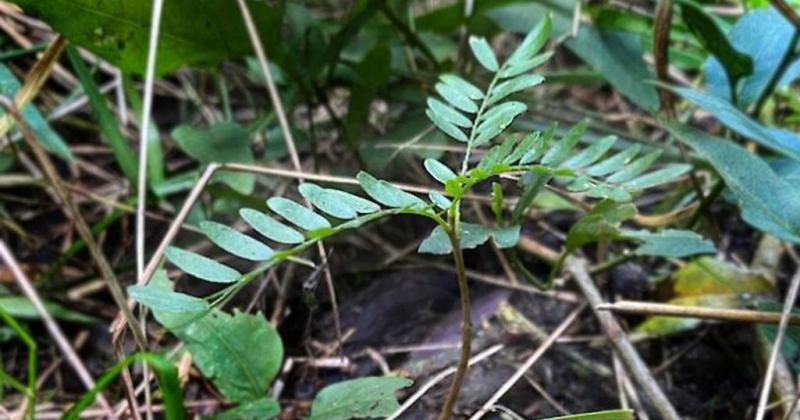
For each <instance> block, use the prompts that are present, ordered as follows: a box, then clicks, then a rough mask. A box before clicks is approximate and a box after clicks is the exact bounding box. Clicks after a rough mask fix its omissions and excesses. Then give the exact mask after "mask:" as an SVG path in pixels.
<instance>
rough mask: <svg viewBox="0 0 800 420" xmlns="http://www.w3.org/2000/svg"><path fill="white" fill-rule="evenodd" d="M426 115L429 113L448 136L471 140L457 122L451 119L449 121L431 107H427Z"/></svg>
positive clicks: (429, 116)
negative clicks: (457, 125) (452, 121)
mask: <svg viewBox="0 0 800 420" xmlns="http://www.w3.org/2000/svg"><path fill="white" fill-rule="evenodd" d="M425 115H427V116H428V118H430V120H431V121H432V122H433V123H434V124H435V125H436V127H439V129H440V130H442V131H443V132H444V133H445V134H447V135H448V136H450V137H452V138H454V139H456V140H458V141H460V142H463V143H466V142H468V141H469V139H468V138H467V135H466V134H464V132H463V131H461V129H460V128H458V127H456V126H455V124H453V123H451V122H450V121H447V120H446V119H444V118H442V116H441V115H440V114H437V113H435V112H433V111H432V110H430V109H426V110H425Z"/></svg>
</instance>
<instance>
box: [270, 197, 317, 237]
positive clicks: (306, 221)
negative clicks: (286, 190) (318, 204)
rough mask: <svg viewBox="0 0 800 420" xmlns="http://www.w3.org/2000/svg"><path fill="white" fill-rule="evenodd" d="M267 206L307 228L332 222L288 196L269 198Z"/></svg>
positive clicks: (313, 228)
mask: <svg viewBox="0 0 800 420" xmlns="http://www.w3.org/2000/svg"><path fill="white" fill-rule="evenodd" d="M267 207H269V208H270V210H272V211H274V212H275V213H278V214H279V215H280V216H281V217H283V218H284V219H286V220H288V221H289V222H291V223H292V224H294V225H296V226H299V227H301V228H303V229H305V230H315V229H323V228H329V227H331V223H330V222H328V220H327V219H325V218H324V217H322V216H320V215H318V214H317V213H314V212H313V211H312V210H310V209H308V208H306V207H304V206H302V205H300V204H298V203H296V202H294V201H292V200H289V199H288V198H283V197H272V198H270V199H269V200H267Z"/></svg>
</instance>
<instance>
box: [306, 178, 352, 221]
mask: <svg viewBox="0 0 800 420" xmlns="http://www.w3.org/2000/svg"><path fill="white" fill-rule="evenodd" d="M299 190H300V195H302V196H303V197H304V198H305V199H306V200H308V201H309V202H311V204H313V205H314V207H316V208H318V209H320V210H321V211H323V212H325V213H327V214H330V215H331V216H333V217H338V218H340V219H353V218H355V217H357V216H358V213H357V212H356V211H355V209H353V208H352V207H351V206H350V205H348V204H347V203H346V202H345V201H344V200H342V198H341V197H339V196H335V195H333V194H330V193H329V192H328V191H327V190H326V189H325V188H322V187H320V186H319V185H316V184H311V183H309V182H304V183H302V184H301V185H300V188H299Z"/></svg>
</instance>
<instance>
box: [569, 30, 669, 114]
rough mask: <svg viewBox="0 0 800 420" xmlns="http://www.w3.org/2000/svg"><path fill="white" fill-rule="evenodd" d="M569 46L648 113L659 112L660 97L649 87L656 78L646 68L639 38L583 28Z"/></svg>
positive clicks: (627, 34) (630, 34)
mask: <svg viewBox="0 0 800 420" xmlns="http://www.w3.org/2000/svg"><path fill="white" fill-rule="evenodd" d="M566 45H567V47H568V48H569V49H570V50H572V52H574V53H575V54H577V55H578V56H579V57H580V58H581V59H582V60H583V61H585V62H586V63H587V64H589V65H590V66H592V68H594V69H595V70H597V71H599V72H600V73H602V74H603V76H604V77H605V78H606V80H608V82H609V83H611V85H612V86H614V87H615V88H616V89H617V90H619V91H620V92H621V93H622V94H623V95H625V96H627V97H628V98H630V99H631V100H632V101H633V102H634V103H636V104H637V105H639V106H640V107H642V108H644V109H646V110H651V111H652V110H657V109H658V108H659V100H658V93H657V92H656V89H655V87H654V86H653V85H652V84H650V83H648V81H650V80H655V76H654V75H653V74H652V73H651V72H650V70H649V69H648V68H647V64H646V63H645V61H644V58H643V57H644V51H642V46H641V43H640V41H639V37H638V36H637V35H635V34H632V33H628V32H607V31H598V30H596V29H594V28H593V27H591V26H587V25H581V27H580V30H579V31H578V36H577V37H575V38H572V39H570V40H569V41H567V42H566Z"/></svg>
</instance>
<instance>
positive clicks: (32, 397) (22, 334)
mask: <svg viewBox="0 0 800 420" xmlns="http://www.w3.org/2000/svg"><path fill="white" fill-rule="evenodd" d="M0 318H2V319H3V321H5V323H6V324H8V326H9V327H11V329H12V330H14V332H16V333H17V335H19V338H20V340H22V342H23V343H25V346H27V347H28V386H27V388H26V387H25V385H23V384H22V383H21V382H19V381H17V380H16V379H14V378H12V377H11V376H8V375H7V374H6V373H5V372H4V371H3V370H2V369H0V382H5V383H7V384H9V385H11V386H12V387H13V388H15V389H16V390H17V391H18V392H20V393H22V394H25V395H27V396H28V409H27V413H26V414H25V417H26V418H28V419H33V414H34V408H35V407H36V374H37V373H36V350H37V346H36V342H35V341H33V338H31V336H30V334H28V332H27V331H25V328H23V327H22V325H20V324H19V323H18V322H17V320H16V319H14V318H13V317H12V316H11V315H9V314H8V313H7V312H6V311H4V310H2V309H0Z"/></svg>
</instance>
